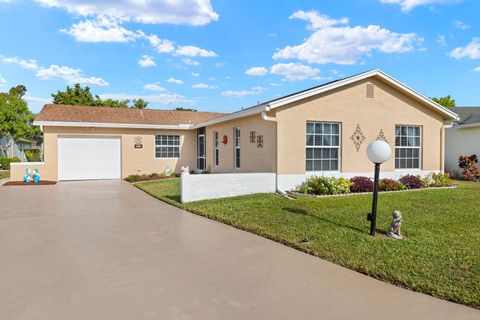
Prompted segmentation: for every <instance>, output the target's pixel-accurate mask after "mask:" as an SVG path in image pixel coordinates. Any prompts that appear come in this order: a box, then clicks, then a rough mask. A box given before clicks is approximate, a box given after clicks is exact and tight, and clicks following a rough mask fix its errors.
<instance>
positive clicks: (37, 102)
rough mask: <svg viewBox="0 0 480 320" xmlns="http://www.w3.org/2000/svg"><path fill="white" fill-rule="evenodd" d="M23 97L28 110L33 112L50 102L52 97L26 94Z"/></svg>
mask: <svg viewBox="0 0 480 320" xmlns="http://www.w3.org/2000/svg"><path fill="white" fill-rule="evenodd" d="M23 98H24V99H25V100H26V101H27V102H28V108H29V109H30V111H32V112H34V113H36V112H39V111H40V110H41V109H42V107H43V106H44V105H46V104H48V103H52V98H41V97H34V96H30V95H28V94H27V95H25V96H24V97H23Z"/></svg>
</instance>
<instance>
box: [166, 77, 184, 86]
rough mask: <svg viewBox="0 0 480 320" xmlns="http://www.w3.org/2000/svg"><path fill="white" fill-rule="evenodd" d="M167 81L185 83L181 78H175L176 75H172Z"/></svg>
mask: <svg viewBox="0 0 480 320" xmlns="http://www.w3.org/2000/svg"><path fill="white" fill-rule="evenodd" d="M167 82H170V83H176V84H182V83H183V80H179V79H175V78H174V77H170V78H169V79H168V80H167Z"/></svg>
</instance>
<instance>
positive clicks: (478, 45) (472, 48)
mask: <svg viewBox="0 0 480 320" xmlns="http://www.w3.org/2000/svg"><path fill="white" fill-rule="evenodd" d="M449 55H450V57H453V58H455V59H461V58H470V59H480V38H473V39H472V41H471V42H470V43H469V44H467V45H466V46H465V47H458V48H455V49H453V50H452V51H451V52H450V53H449Z"/></svg>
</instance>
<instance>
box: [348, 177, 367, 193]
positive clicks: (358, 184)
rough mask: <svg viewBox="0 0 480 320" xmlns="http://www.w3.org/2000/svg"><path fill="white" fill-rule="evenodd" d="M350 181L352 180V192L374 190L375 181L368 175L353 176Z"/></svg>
mask: <svg viewBox="0 0 480 320" xmlns="http://www.w3.org/2000/svg"><path fill="white" fill-rule="evenodd" d="M350 181H351V182H352V186H351V187H350V191H351V192H372V191H373V181H372V179H370V178H368V177H353V178H352V179H350Z"/></svg>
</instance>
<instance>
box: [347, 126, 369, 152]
mask: <svg viewBox="0 0 480 320" xmlns="http://www.w3.org/2000/svg"><path fill="white" fill-rule="evenodd" d="M350 139H352V141H353V144H354V145H355V148H356V149H357V152H358V151H360V146H361V145H362V143H363V141H365V135H364V134H363V132H362V129H361V128H360V125H359V124H357V127H356V128H355V131H354V132H353V134H352V136H351V137H350Z"/></svg>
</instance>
